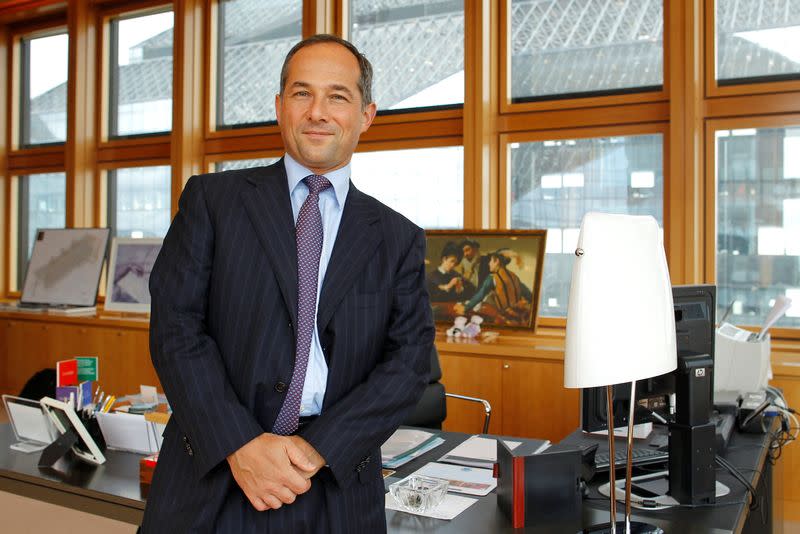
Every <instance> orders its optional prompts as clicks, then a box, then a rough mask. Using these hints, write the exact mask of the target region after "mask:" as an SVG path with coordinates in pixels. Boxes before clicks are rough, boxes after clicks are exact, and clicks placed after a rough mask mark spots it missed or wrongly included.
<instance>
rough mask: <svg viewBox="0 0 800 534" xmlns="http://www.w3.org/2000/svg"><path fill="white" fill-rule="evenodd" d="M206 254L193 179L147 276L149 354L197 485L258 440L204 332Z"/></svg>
mask: <svg viewBox="0 0 800 534" xmlns="http://www.w3.org/2000/svg"><path fill="white" fill-rule="evenodd" d="M213 251H214V228H213V224H212V221H211V218H210V216H209V211H208V206H207V204H206V197H205V192H204V188H203V181H202V177H197V176H195V177H192V178H191V179H190V180H189V182H188V183H187V184H186V188H185V189H184V192H183V194H182V195H181V199H180V203H179V210H178V214H177V215H176V216H175V219H174V220H173V222H172V225H171V226H170V229H169V232H167V236H166V238H165V239H164V244H163V246H162V248H161V252H160V253H159V256H158V259H157V260H156V262H155V265H154V266H153V271H152V273H151V275H150V295H151V318H150V354H151V357H152V360H153V366H154V367H155V369H156V372H157V373H158V377H159V379H160V380H161V384H162V386H163V387H164V392H165V393H166V395H167V398H168V399H169V402H170V405H171V406H172V409H173V415H172V416H173V417H174V418H175V420H176V422H177V424H178V427H179V428H180V430H181V432H183V435H184V440H185V442H186V443H185V446H186V450H187V454H190V456H192V457H193V459H194V466H195V469H196V474H197V476H198V478H201V477H203V476H204V475H205V474H207V473H208V472H209V471H210V470H211V469H212V468H214V467H215V466H216V465H217V464H219V463H220V462H222V461H223V460H225V458H226V457H227V456H228V455H229V454H231V453H232V452H234V451H236V450H238V449H239V448H240V447H241V446H242V445H244V444H246V443H247V442H249V441H250V440H252V439H253V438H255V437H256V436H258V435H260V434H262V433H263V432H264V431H263V429H262V428H261V427H260V425H259V424H258V422H257V421H256V420H255V418H254V417H253V415H252V414H251V413H250V412H249V411H248V410H247V409H246V408H245V407H244V406H243V405H242V404H241V402H240V401H239V398H238V397H237V395H236V393H235V392H234V390H233V388H232V386H231V383H230V381H229V379H228V374H227V370H226V368H225V365H224V364H223V361H222V357H221V355H220V352H219V349H218V347H217V345H216V343H215V341H214V340H213V339H212V338H211V337H210V336H209V334H208V331H207V327H206V313H207V309H208V302H207V301H208V289H209V280H210V277H211V269H212V264H213V259H214V258H213V253H214V252H213Z"/></svg>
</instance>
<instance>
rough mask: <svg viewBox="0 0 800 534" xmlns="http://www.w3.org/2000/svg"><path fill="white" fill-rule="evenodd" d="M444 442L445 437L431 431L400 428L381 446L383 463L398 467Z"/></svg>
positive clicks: (387, 465) (391, 467) (392, 467)
mask: <svg viewBox="0 0 800 534" xmlns="http://www.w3.org/2000/svg"><path fill="white" fill-rule="evenodd" d="M442 443H444V439H443V438H441V437H439V436H437V435H436V434H433V433H431V432H425V431H424V430H414V429H410V428H400V429H398V430H397V431H396V432H395V433H394V434H392V435H391V436H390V437H389V439H387V440H386V443H384V444H383V445H382V446H381V463H382V465H383V467H385V468H386V469H396V468H398V467H400V466H401V465H404V464H406V463H408V462H410V461H411V460H413V459H414V458H416V457H417V456H420V455H422V454H425V453H426V452H428V451H429V450H431V449H434V448H436V447H438V446H439V445H441V444H442Z"/></svg>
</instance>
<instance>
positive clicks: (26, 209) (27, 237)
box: [17, 172, 67, 287]
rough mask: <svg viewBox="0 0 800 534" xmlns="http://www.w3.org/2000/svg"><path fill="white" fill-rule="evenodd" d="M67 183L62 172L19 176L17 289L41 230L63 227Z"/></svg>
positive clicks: (65, 213) (64, 223)
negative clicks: (38, 232)
mask: <svg viewBox="0 0 800 534" xmlns="http://www.w3.org/2000/svg"><path fill="white" fill-rule="evenodd" d="M66 199H67V179H66V174H64V173H63V172H52V173H42V174H29V175H27V176H20V178H19V182H18V199H17V202H18V204H17V206H18V209H19V220H18V225H17V247H18V248H17V277H18V279H17V287H22V283H23V281H24V280H25V271H26V269H27V266H28V259H29V258H30V257H31V252H33V244H34V243H35V242H36V231H37V230H39V229H40V228H64V226H65V225H66V216H67V209H66Z"/></svg>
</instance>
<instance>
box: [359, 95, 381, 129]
mask: <svg viewBox="0 0 800 534" xmlns="http://www.w3.org/2000/svg"><path fill="white" fill-rule="evenodd" d="M362 113H363V114H364V122H363V124H362V125H361V133H362V134H363V133H364V132H366V131H367V130H369V127H370V126H372V121H374V120H375V114H376V113H378V106H377V104H375V102H370V103H369V104H367V105H366V107H365V108H364V111H363V112H362Z"/></svg>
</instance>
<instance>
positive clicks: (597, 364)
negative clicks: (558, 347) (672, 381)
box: [564, 213, 677, 388]
mask: <svg viewBox="0 0 800 534" xmlns="http://www.w3.org/2000/svg"><path fill="white" fill-rule="evenodd" d="M578 250H579V251H582V254H581V253H580V252H579V255H578V257H576V258H575V264H574V266H573V268H572V283H571V285H570V291H569V307H568V311H567V338H566V351H565V354H564V386H565V387H568V388H586V387H597V386H607V385H611V384H619V383H623V382H631V381H633V380H641V379H644V378H650V377H653V376H658V375H662V374H664V373H668V372H671V371H673V370H675V368H676V367H677V350H676V344H675V315H674V314H675V312H674V311H673V307H672V285H671V283H670V279H669V271H668V269H667V260H666V256H665V255H664V246H663V243H662V241H661V236H660V233H659V229H658V224H657V223H656V220H655V219H654V218H653V217H650V216H636V215H614V214H606V213H588V214H586V216H585V217H584V218H583V222H582V223H581V233H580V236H579V237H578Z"/></svg>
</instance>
